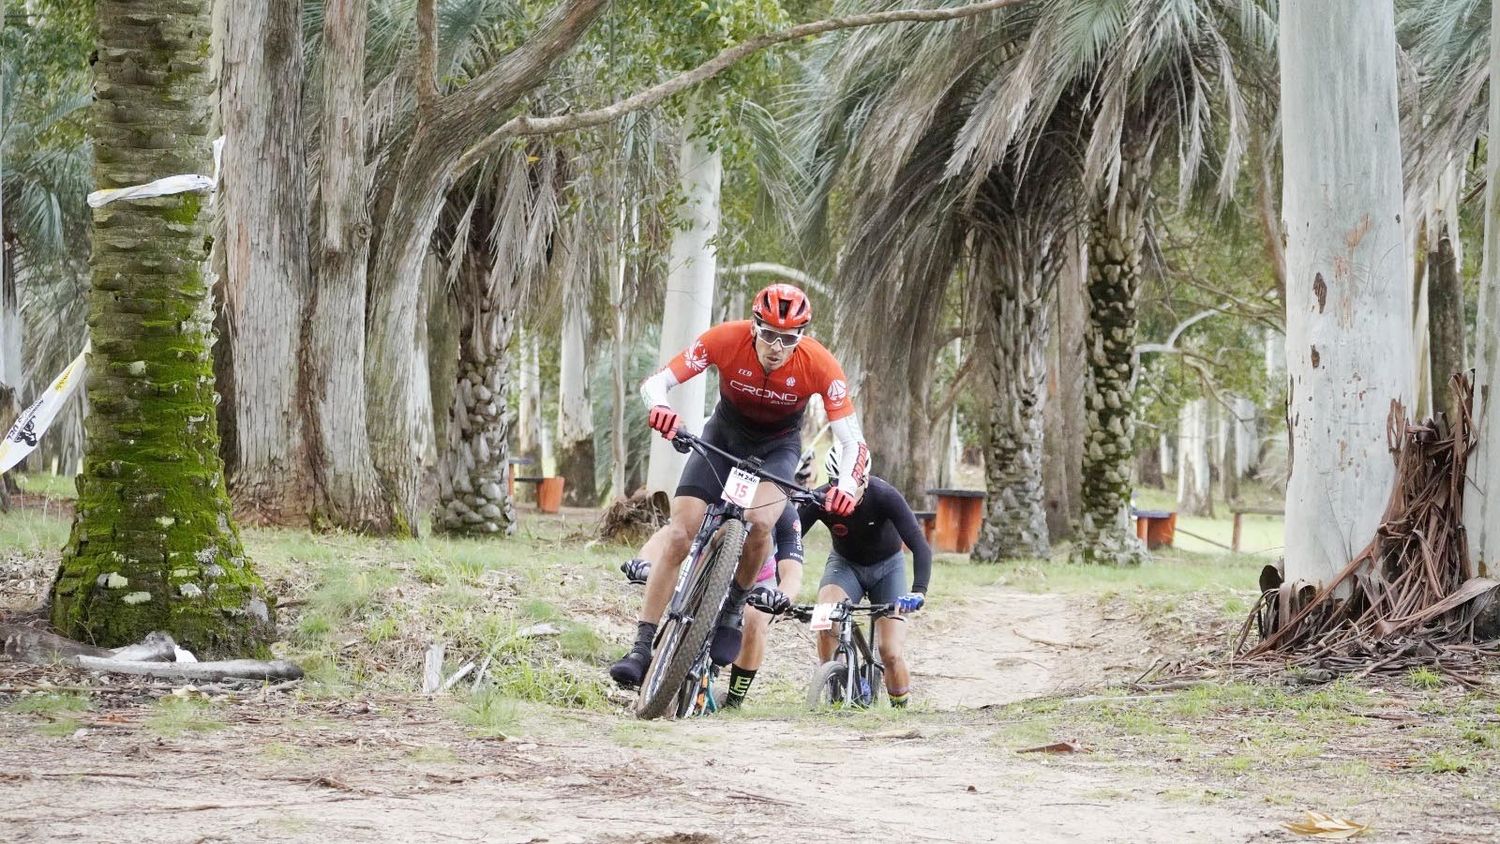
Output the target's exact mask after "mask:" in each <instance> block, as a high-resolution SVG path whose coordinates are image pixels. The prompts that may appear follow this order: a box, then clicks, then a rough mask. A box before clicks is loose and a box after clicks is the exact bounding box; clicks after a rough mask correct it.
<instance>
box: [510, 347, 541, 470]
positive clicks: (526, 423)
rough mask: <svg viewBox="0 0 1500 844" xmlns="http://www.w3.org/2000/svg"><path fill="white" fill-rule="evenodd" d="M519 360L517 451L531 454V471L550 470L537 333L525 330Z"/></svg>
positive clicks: (517, 352) (517, 349)
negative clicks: (548, 466)
mask: <svg viewBox="0 0 1500 844" xmlns="http://www.w3.org/2000/svg"><path fill="white" fill-rule="evenodd" d="M516 346H517V348H516V352H515V356H516V360H517V361H518V362H519V363H520V384H519V389H518V390H517V392H518V393H519V396H518V398H519V401H518V402H517V405H518V408H517V409H518V410H519V411H520V413H519V418H518V419H517V422H516V452H517V454H518V456H520V457H526V458H529V459H530V460H531V461H532V463H531V473H532V474H535V475H545V474H546V473H547V470H546V463H547V450H548V449H547V447H546V436H547V432H546V424H545V423H544V422H543V419H542V374H541V370H542V365H541V354H540V352H539V351H538V349H537V340H536V335H535V334H532V333H531V332H522V333H521V340H520V342H518V343H517V344H516Z"/></svg>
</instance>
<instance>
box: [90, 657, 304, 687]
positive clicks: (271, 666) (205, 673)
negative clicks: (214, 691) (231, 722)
mask: <svg viewBox="0 0 1500 844" xmlns="http://www.w3.org/2000/svg"><path fill="white" fill-rule="evenodd" d="M75 660H76V664H77V665H78V667H79V668H83V669H86V670H88V671H102V672H105V673H109V674H130V675H133V676H136V677H157V678H161V679H169V680H202V681H205V682H221V681H224V680H298V679H301V677H302V669H301V667H299V666H297V665H296V664H294V663H291V662H287V661H286V660H282V659H277V660H272V661H270V662H264V661H261V660H258V659H230V660H223V661H219V662H125V661H123V660H118V659H101V658H99V657H93V656H79V657H75Z"/></svg>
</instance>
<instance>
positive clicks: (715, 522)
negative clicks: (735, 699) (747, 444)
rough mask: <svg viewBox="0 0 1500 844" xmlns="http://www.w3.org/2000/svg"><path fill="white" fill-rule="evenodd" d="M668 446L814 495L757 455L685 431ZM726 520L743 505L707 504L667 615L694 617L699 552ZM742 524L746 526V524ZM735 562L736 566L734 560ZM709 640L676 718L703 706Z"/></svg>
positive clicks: (739, 516)
mask: <svg viewBox="0 0 1500 844" xmlns="http://www.w3.org/2000/svg"><path fill="white" fill-rule="evenodd" d="M672 446H673V448H676V449H677V450H678V451H680V452H684V453H686V452H687V451H696V452H698V453H699V454H701V455H703V456H704V457H707V456H708V452H714V453H716V454H718V455H719V456H721V457H724V458H726V459H728V460H731V461H733V464H734V467H735V468H737V469H740V470H742V471H745V472H749V473H751V474H753V475H755V476H757V477H759V478H760V479H761V480H763V481H770V482H771V483H774V484H776V485H777V486H778V487H780V488H781V489H782V491H783V492H785V493H786V494H787V497H788V498H790V499H792V500H794V501H797V500H802V501H815V500H816V496H814V495H813V494H812V493H811V492H810V491H808V490H806V489H803V488H802V487H801V486H798V485H797V484H796V483H794V482H792V481H788V480H786V479H785V478H780V477H777V476H775V475H772V474H770V473H769V472H766V471H765V470H764V469H763V468H762V466H763V465H764V463H763V461H762V460H761V459H760V458H758V457H738V456H736V455H733V454H730V453H729V452H727V451H725V450H723V449H721V448H719V447H718V446H715V445H714V444H712V443H708V442H704V441H703V440H702V439H701V438H699V437H696V436H693V435H692V434H688V433H686V432H679V433H678V434H677V435H676V436H675V437H673V439H672ZM729 521H738V522H740V523H742V524H743V523H745V508H744V507H741V506H740V505H739V504H736V503H734V502H732V501H724V500H720V501H716V502H713V503H711V504H709V505H708V509H707V510H706V511H705V512H704V514H703V521H702V523H701V524H699V526H698V532H697V533H696V534H694V536H693V542H692V545H690V546H689V548H688V553H687V556H686V557H685V558H684V563H683V565H682V566H680V570H679V571H678V573H677V584H676V585H675V586H674V588H673V589H672V599H671V601H669V602H668V604H667V618H670V619H673V620H675V621H678V622H682V623H685V624H692V623H694V622H695V621H696V620H697V619H695V618H693V616H691V615H689V614H688V612H687V607H688V603H689V601H690V599H691V596H692V590H693V587H694V586H695V585H696V580H697V576H698V575H699V574H701V572H700V570H699V569H700V563H702V561H703V555H704V554H705V553H706V552H707V550H708V547H709V543H710V542H712V541H713V538H714V536H715V535H716V534H717V533H718V532H719V528H721V527H723V526H724V524H725V523H726V522H729ZM746 527H747V528H748V525H747V526H746ZM735 562H736V565H738V561H735ZM728 597H729V596H728V595H721V596H719V600H718V602H717V603H716V604H714V607H715V609H714V611H713V620H714V621H715V622H717V621H718V618H719V616H720V615H721V614H722V613H723V612H724V602H725V600H726V599H727V598H728ZM666 627H667V625H666V624H662V625H661V631H659V632H658V634H657V640H656V642H655V643H654V644H655V645H658V646H659V645H660V644H661V637H662V636H663V635H664V631H665V629H666ZM711 641H712V640H711V639H710V640H709V641H708V642H705V643H704V645H703V651H702V653H700V654H698V656H697V658H696V659H695V660H694V661H693V667H692V669H691V670H690V671H689V672H688V675H687V677H685V678H684V679H683V683H682V686H681V687H680V688H679V689H678V695H679V700H680V701H681V702H680V703H679V705H678V713H677V714H678V717H681V716H683V715H687V714H692V713H694V712H696V711H699V710H700V708H702V707H703V701H701V700H699V698H700V697H702V695H701V694H700V684H701V683H702V681H703V679H704V677H705V676H706V674H707V672H708V670H709V667H710V665H711V661H710V656H709V652H710V644H711ZM708 711H711V710H708Z"/></svg>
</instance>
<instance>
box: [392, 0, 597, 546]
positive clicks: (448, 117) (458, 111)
mask: <svg viewBox="0 0 1500 844" xmlns="http://www.w3.org/2000/svg"><path fill="white" fill-rule="evenodd" d="M606 4H607V0H567V2H564V3H560V4H559V5H557V6H555V7H554V8H553V10H552V11H551V12H549V13H548V14H547V16H546V18H545V19H544V20H543V21H542V23H541V24H540V25H539V26H538V28H537V30H536V32H535V33H534V34H533V35H532V36H531V37H529V38H528V39H527V40H526V41H525V42H524V43H523V44H522V45H521V46H520V47H519V48H517V49H515V50H512V51H511V52H509V53H507V54H506V55H505V56H504V58H502V59H501V60H500V61H499V62H498V63H497V64H496V65H495V66H494V67H493V68H491V69H490V70H488V71H486V72H485V73H484V74H482V75H481V76H480V77H479V78H478V79H475V80H474V81H473V82H471V83H469V84H468V85H466V86H464V87H462V88H460V89H458V90H457V91H455V92H453V93H451V94H448V95H447V96H444V97H441V98H440V99H438V100H437V102H436V103H434V104H433V105H432V107H431V117H430V119H427V118H425V117H424V118H423V119H420V120H419V121H418V123H417V125H416V127H415V128H414V129H413V130H412V131H411V133H410V134H409V136H408V138H407V140H406V144H405V148H404V149H403V150H402V151H401V152H400V154H399V156H398V157H397V159H396V160H393V161H392V162H391V163H390V165H389V166H388V167H387V168H385V169H384V171H383V172H385V173H387V174H390V175H389V176H388V178H389V179H390V184H388V185H385V186H383V187H382V189H381V193H383V194H385V195H388V196H391V197H397V198H399V201H391V202H388V203H385V204H384V205H383V206H382V207H383V210H384V213H383V214H382V215H381V217H380V219H379V225H378V235H379V238H378V243H377V244H376V246H375V247H374V251H375V261H374V262H373V264H372V265H371V266H372V271H373V275H372V276H371V278H370V312H369V331H368V333H367V335H366V346H365V354H366V358H365V385H366V391H367V393H366V398H367V401H368V405H369V416H368V424H369V431H370V454H371V457H372V459H373V461H374V464H375V468H376V472H377V474H378V475H379V477H380V479H381V482H382V487H383V493H384V496H385V498H386V503H387V504H388V505H389V507H390V508H391V510H392V512H393V516H394V518H393V523H392V532H394V533H397V534H410V533H412V532H413V530H414V529H415V526H416V523H417V515H418V507H419V499H420V495H421V479H422V467H421V466H420V464H419V463H418V462H417V461H414V460H412V459H411V457H412V443H413V442H415V441H416V440H417V439H418V438H419V437H420V436H421V431H422V429H423V427H424V426H425V425H426V424H427V420H426V419H425V418H424V415H423V414H424V412H425V410H426V407H425V406H426V404H427V402H426V400H425V398H424V397H423V396H421V395H418V393H417V392H416V389H415V385H416V384H417V382H418V380H419V379H418V378H417V377H416V372H415V370H414V366H415V365H416V360H417V358H418V355H417V349H416V346H415V337H416V334H417V330H416V329H417V323H418V317H419V315H420V313H421V311H420V309H419V308H418V300H419V299H420V296H421V290H420V287H419V285H417V284H416V283H415V280H416V279H418V278H420V277H421V271H422V263H423V259H424V257H425V256H426V255H427V253H428V251H429V249H430V245H431V238H432V232H433V230H434V228H435V227H436V225H437V221H438V213H439V211H440V210H441V209H442V204H443V200H444V197H445V196H446V195H447V193H448V191H449V189H450V188H451V187H452V185H453V183H454V180H455V179H456V178H457V176H458V175H460V174H461V172H462V171H463V170H464V169H465V168H466V167H467V166H469V165H472V164H473V163H477V161H476V160H468V161H464V162H462V166H461V161H460V159H461V158H462V157H463V155H464V153H465V151H466V150H468V149H469V148H470V147H471V146H472V145H473V144H474V143H475V139H479V138H483V137H485V134H486V133H487V132H489V131H491V130H492V129H494V128H496V127H498V126H499V124H500V122H501V121H502V120H503V118H504V117H505V115H506V114H507V113H508V111H509V109H510V107H511V106H513V105H514V104H515V103H516V102H517V101H518V100H519V99H520V98H521V97H523V96H525V95H526V94H527V93H529V92H530V91H531V90H533V89H534V88H535V87H536V86H537V85H538V84H540V83H541V81H542V80H543V79H544V78H545V75H546V74H547V73H548V72H549V71H550V70H551V68H552V67H553V65H554V64H556V62H557V61H559V60H560V59H561V58H562V56H563V55H565V54H566V53H567V52H568V51H569V50H570V49H571V48H572V46H573V45H574V44H576V43H577V42H578V41H579V40H580V39H581V38H583V36H584V34H585V33H586V32H587V31H588V29H589V27H590V26H591V25H592V24H593V22H594V20H595V19H596V18H597V17H598V16H599V14H600V13H601V12H602V11H603V9H604V7H605V5H606ZM481 157H482V156H481Z"/></svg>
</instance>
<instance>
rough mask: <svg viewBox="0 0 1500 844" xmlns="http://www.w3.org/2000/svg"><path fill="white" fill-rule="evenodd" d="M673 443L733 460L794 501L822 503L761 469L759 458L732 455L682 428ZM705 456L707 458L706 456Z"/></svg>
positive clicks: (684, 448) (680, 447)
mask: <svg viewBox="0 0 1500 844" xmlns="http://www.w3.org/2000/svg"><path fill="white" fill-rule="evenodd" d="M671 442H672V447H673V448H675V449H677V450H678V451H681V452H683V453H686V452H688V451H689V450H696V451H698V452H699V453H703V452H705V451H712V452H713V453H715V454H717V455H719V456H720V457H723V458H725V459H726V460H732V461H734V465H735V467H736V468H739V469H743V470H744V471H746V472H750V473H752V474H754V475H757V476H759V477H760V478H762V479H764V480H768V481H770V482H771V483H774V484H776V485H777V486H779V487H781V490H782V492H785V493H786V494H787V497H788V498H790V499H791V500H793V501H796V502H798V503H806V504H821V503H822V500H821V499H819V498H818V494H817V493H815V492H813V491H812V490H810V489H806V488H804V487H802V486H801V485H799V484H798V483H797V482H795V481H789V480H787V479H786V478H782V477H778V476H776V475H773V474H771V473H770V472H767V471H766V470H765V469H762V468H761V467H760V460H759V459H757V458H753V457H740V456H739V455H735V454H730V453H729V452H727V451H725V450H724V449H722V448H719V447H718V446H716V445H714V444H713V443H711V442H707V441H705V440H704V439H703V438H702V437H698V436H695V435H693V434H689V433H688V432H687V431H684V430H682V429H681V428H679V429H678V430H677V433H676V434H673V435H672V440H671ZM704 456H705V457H707V455H706V454H705V455H704Z"/></svg>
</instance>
